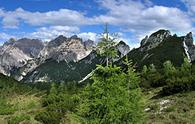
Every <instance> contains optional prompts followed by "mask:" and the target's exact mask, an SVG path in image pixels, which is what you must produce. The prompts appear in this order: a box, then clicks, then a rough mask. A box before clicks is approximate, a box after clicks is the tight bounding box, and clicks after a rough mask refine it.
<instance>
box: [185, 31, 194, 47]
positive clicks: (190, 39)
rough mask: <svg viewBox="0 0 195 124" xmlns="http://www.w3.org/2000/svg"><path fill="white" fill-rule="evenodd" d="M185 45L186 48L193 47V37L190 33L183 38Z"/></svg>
mask: <svg viewBox="0 0 195 124" xmlns="http://www.w3.org/2000/svg"><path fill="white" fill-rule="evenodd" d="M184 40H185V43H186V45H187V46H193V45H194V44H193V36H192V32H189V33H188V34H187V35H186V36H185V37H184Z"/></svg>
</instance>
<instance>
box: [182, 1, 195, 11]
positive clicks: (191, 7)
mask: <svg viewBox="0 0 195 124" xmlns="http://www.w3.org/2000/svg"><path fill="white" fill-rule="evenodd" d="M181 1H182V2H183V3H184V4H185V5H186V7H187V8H188V11H189V13H190V14H194V13H195V0H181Z"/></svg>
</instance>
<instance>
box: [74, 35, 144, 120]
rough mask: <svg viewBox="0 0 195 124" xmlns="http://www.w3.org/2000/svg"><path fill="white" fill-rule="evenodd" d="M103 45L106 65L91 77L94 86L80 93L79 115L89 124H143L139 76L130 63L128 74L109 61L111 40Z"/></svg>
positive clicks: (110, 57) (98, 68)
mask: <svg viewBox="0 0 195 124" xmlns="http://www.w3.org/2000/svg"><path fill="white" fill-rule="evenodd" d="M106 37H107V38H108V35H107V36H106ZM104 42H106V43H105V44H106V47H105V46H103V47H102V48H103V51H104V52H105V54H104V53H103V54H104V55H106V56H105V57H107V66H106V67H103V66H101V65H99V66H98V67H97V69H96V71H95V73H94V74H93V76H92V77H91V79H92V83H90V84H88V85H87V86H86V87H85V88H84V90H83V91H82V92H81V94H80V103H79V105H78V108H77V113H76V114H77V115H78V116H79V118H80V120H82V121H83V123H87V124H140V123H142V122H143V117H144V111H143V110H144V104H143V103H144V102H143V99H142V94H141V90H140V88H139V82H140V77H139V76H138V74H137V73H136V72H135V70H134V68H133V66H132V64H131V63H129V61H128V60H127V61H126V65H127V66H128V71H127V72H126V73H125V72H123V71H122V70H121V68H120V67H117V66H114V65H112V63H111V61H109V59H112V57H113V56H112V55H113V54H111V53H112V52H110V51H109V49H107V48H110V47H107V45H110V42H111V41H104ZM107 42H109V43H107ZM105 49H106V50H105ZM108 61H109V62H108Z"/></svg>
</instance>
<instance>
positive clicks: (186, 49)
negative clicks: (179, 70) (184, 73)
mask: <svg viewBox="0 0 195 124" xmlns="http://www.w3.org/2000/svg"><path fill="white" fill-rule="evenodd" d="M183 47H184V51H185V54H186V55H187V58H188V60H189V61H190V62H191V58H190V55H189V53H188V51H189V50H188V47H187V45H186V43H185V41H183Z"/></svg>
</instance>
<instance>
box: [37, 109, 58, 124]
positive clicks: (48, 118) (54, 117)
mask: <svg viewBox="0 0 195 124" xmlns="http://www.w3.org/2000/svg"><path fill="white" fill-rule="evenodd" d="M61 117H62V115H61V114H60V113H58V112H52V111H44V112H40V113H39V114H37V115H36V116H35V120H37V121H40V122H42V123H44V124H59V123H60V119H61Z"/></svg>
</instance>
